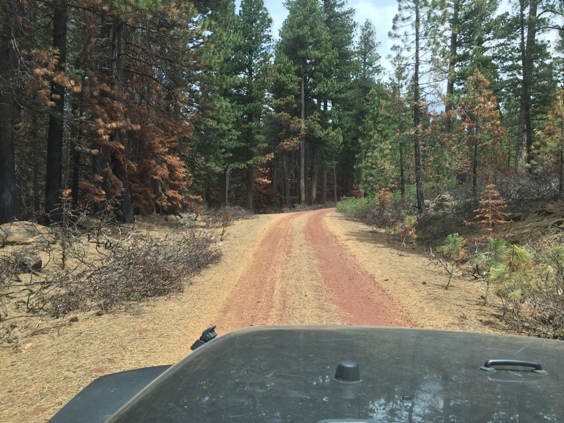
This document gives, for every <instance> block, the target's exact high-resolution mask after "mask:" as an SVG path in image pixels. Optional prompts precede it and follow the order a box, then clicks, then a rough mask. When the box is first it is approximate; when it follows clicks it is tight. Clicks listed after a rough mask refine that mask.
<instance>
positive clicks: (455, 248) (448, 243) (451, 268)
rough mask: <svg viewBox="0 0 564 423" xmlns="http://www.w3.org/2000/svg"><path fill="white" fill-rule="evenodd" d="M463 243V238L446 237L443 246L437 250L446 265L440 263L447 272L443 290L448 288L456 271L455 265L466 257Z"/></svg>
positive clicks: (452, 235) (455, 236) (464, 241)
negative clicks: (445, 261) (444, 259)
mask: <svg viewBox="0 0 564 423" xmlns="http://www.w3.org/2000/svg"><path fill="white" fill-rule="evenodd" d="M465 243H466V240H465V239H464V237H462V236H460V235H458V234H450V235H448V236H447V237H446V239H445V242H444V244H443V245H442V246H441V247H439V248H437V251H438V252H440V253H441V254H442V255H443V256H444V257H445V258H446V259H447V264H444V263H442V262H441V264H442V265H443V267H444V268H445V270H446V271H447V272H448V282H447V283H446V285H445V289H448V288H449V286H450V283H451V281H452V277H453V276H454V272H455V270H456V264H457V263H458V262H460V261H462V260H464V259H465V258H466V257H467V253H466V250H465V249H464V245H465Z"/></svg>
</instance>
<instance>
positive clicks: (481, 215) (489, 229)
mask: <svg viewBox="0 0 564 423" xmlns="http://www.w3.org/2000/svg"><path fill="white" fill-rule="evenodd" d="M506 208H507V206H506V204H505V201H504V200H503V198H502V197H501V195H500V194H499V192H498V191H497V189H496V186H495V184H492V183H489V184H488V185H487V186H486V189H485V190H484V191H482V193H481V195H480V204H479V206H478V208H477V209H476V210H474V213H475V222H476V224H477V225H478V226H480V228H481V230H482V234H483V235H482V236H483V239H490V238H492V237H496V236H499V231H498V229H499V226H501V225H505V224H507V223H508V220H507V217H508V216H509V213H507V212H506V211H505V209H506Z"/></svg>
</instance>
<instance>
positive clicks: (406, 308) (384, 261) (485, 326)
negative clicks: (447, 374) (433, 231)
mask: <svg viewBox="0 0 564 423" xmlns="http://www.w3.org/2000/svg"><path fill="white" fill-rule="evenodd" d="M326 224H327V225H328V227H329V228H330V229H331V231H332V232H333V233H335V235H336V236H337V237H338V238H339V240H340V241H341V242H342V243H343V245H345V246H346V248H347V249H349V250H350V251H351V255H352V256H354V257H355V258H356V260H357V261H358V262H359V264H360V265H361V266H362V268H363V269H365V270H366V271H367V272H369V273H370V274H371V275H372V276H373V277H374V278H375V280H376V281H377V282H378V283H379V284H380V286H381V287H382V288H384V289H385V290H386V292H387V293H388V294H389V295H390V296H391V297H392V299H393V301H394V302H395V303H396V304H397V305H398V306H399V307H400V309H401V310H402V311H403V313H404V314H405V315H406V316H407V317H408V318H409V320H410V321H411V323H412V324H413V326H415V327H419V328H428V329H443V330H462V331H469V332H497V333H507V328H506V327H505V326H504V325H503V324H501V323H500V321H499V319H498V317H497V316H496V315H497V314H498V313H499V307H498V306H497V305H496V304H495V303H494V305H487V306H484V305H483V294H484V292H485V284H484V282H483V280H476V279H473V278H469V277H467V276H464V275H463V274H462V273H461V272H458V273H456V274H455V277H454V278H453V280H452V282H451V285H450V287H449V289H448V290H445V289H444V286H445V285H446V282H447V279H448V275H447V273H446V272H445V271H444V270H441V269H440V268H437V267H435V266H434V265H433V264H432V263H431V261H430V260H429V255H428V254H427V252H426V251H425V250H424V249H423V248H422V247H419V246H413V245H408V246H407V247H402V245H401V242H400V241H399V240H398V239H394V238H393V237H392V236H391V235H390V234H387V233H385V232H383V231H379V230H376V229H374V228H370V227H368V226H367V225H365V224H363V223H360V222H357V221H354V220H350V219H347V218H346V217H344V216H343V215H341V214H339V213H337V212H334V213H331V214H329V215H327V219H326Z"/></svg>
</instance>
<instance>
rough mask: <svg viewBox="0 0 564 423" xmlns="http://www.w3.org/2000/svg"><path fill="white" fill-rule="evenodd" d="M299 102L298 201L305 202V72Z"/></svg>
mask: <svg viewBox="0 0 564 423" xmlns="http://www.w3.org/2000/svg"><path fill="white" fill-rule="evenodd" d="M300 104H301V111H300V113H301V118H302V133H301V134H300V203H301V204H305V202H306V183H305V179H306V174H305V157H306V155H305V148H306V139H305V118H306V113H305V74H304V75H302V82H301V94H300Z"/></svg>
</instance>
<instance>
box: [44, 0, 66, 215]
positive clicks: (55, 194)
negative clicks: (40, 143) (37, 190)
mask: <svg viewBox="0 0 564 423" xmlns="http://www.w3.org/2000/svg"><path fill="white" fill-rule="evenodd" d="M54 8H55V13H54V17H53V47H54V48H55V50H57V51H58V52H59V57H58V60H57V65H56V67H55V71H56V72H57V73H62V72H64V69H65V62H66V60H67V4H66V0H58V1H56V2H55V4H54ZM51 101H53V102H54V103H55V104H54V106H53V107H52V108H51V109H50V112H51V113H50V115H49V132H48V136H47V173H46V176H45V217H46V220H47V223H52V222H60V221H61V216H62V214H61V213H62V210H61V206H60V196H61V190H62V188H63V131H64V124H63V120H64V113H65V89H64V87H63V86H62V85H61V84H58V83H56V82H52V83H51Z"/></svg>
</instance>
